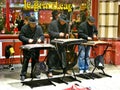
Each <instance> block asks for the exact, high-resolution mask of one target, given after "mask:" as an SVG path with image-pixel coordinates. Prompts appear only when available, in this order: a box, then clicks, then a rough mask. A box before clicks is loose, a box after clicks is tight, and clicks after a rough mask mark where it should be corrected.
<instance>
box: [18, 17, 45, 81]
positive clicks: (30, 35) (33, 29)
mask: <svg viewBox="0 0 120 90" xmlns="http://www.w3.org/2000/svg"><path fill="white" fill-rule="evenodd" d="M36 21H37V20H36V18H35V17H30V18H29V23H28V24H26V25H24V26H23V27H22V29H21V31H20V34H19V36H18V38H19V40H20V41H22V43H23V45H25V44H35V43H41V42H43V41H44V34H43V31H42V28H41V26H39V25H37V24H36ZM23 57H24V58H23V59H24V60H23V64H22V70H21V74H20V76H21V78H20V79H21V80H22V81H24V79H25V78H26V74H27V68H28V63H29V59H30V58H31V59H32V65H31V66H32V69H31V77H33V76H32V70H33V67H34V65H35V63H37V62H39V50H38V49H32V50H30V51H28V50H23Z"/></svg>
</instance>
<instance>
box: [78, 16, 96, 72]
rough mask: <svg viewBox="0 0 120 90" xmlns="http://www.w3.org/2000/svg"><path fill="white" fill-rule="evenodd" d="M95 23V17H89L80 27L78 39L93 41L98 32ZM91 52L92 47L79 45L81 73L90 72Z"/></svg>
mask: <svg viewBox="0 0 120 90" xmlns="http://www.w3.org/2000/svg"><path fill="white" fill-rule="evenodd" d="M94 23H95V18H94V17H93V16H89V17H88V18H87V20H86V21H84V22H82V23H81V24H80V26H79V30H78V38H83V39H86V40H93V39H94V38H96V37H97V34H98V31H97V28H96V26H95V25H94ZM89 51H90V46H82V45H79V53H80V55H79V58H78V66H79V69H80V72H79V73H84V72H87V73H88V72H89Z"/></svg>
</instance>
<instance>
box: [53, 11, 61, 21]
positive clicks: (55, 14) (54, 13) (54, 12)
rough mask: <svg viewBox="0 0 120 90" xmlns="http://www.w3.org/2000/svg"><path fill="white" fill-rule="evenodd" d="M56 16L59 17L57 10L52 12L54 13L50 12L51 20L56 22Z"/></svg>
mask: <svg viewBox="0 0 120 90" xmlns="http://www.w3.org/2000/svg"><path fill="white" fill-rule="evenodd" d="M58 15H59V13H58V11H57V10H54V11H53V12H52V18H53V20H56V19H57V18H58Z"/></svg>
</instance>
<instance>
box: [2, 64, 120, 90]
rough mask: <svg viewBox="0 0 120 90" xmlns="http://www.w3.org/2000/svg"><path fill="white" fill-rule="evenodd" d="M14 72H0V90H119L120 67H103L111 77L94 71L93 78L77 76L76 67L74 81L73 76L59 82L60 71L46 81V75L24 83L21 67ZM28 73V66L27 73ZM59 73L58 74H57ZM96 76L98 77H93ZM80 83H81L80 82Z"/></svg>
mask: <svg viewBox="0 0 120 90" xmlns="http://www.w3.org/2000/svg"><path fill="white" fill-rule="evenodd" d="M14 68H15V70H13V71H10V69H1V70H0V90H64V89H66V88H69V87H72V86H74V85H77V87H87V88H90V90H120V85H119V84H120V66H114V65H111V64H109V65H105V69H104V71H105V73H107V74H109V75H111V76H112V77H107V76H103V75H100V74H99V72H101V70H98V69H96V70H95V72H94V78H90V77H91V74H84V75H79V73H78V72H79V70H78V68H77V66H75V67H74V70H75V74H76V79H77V80H78V81H77V80H74V77H73V75H71V76H70V75H65V78H64V81H65V82H62V81H61V78H62V77H63V74H61V73H60V72H62V71H60V70H57V73H54V74H55V75H54V77H53V78H50V79H48V78H47V76H46V73H42V74H41V78H40V79H36V78H35V79H33V80H32V81H31V78H29V74H28V78H27V79H26V80H25V82H21V81H20V76H19V75H20V71H21V65H14ZM92 70H93V66H91V67H90V71H92ZM29 72H30V66H29V68H28V73H29ZM58 72H59V73H58ZM95 75H98V76H95ZM99 76H100V77H99ZM71 77H72V78H71ZM80 81H81V82H80Z"/></svg>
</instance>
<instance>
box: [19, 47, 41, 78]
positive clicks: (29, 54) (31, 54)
mask: <svg viewBox="0 0 120 90" xmlns="http://www.w3.org/2000/svg"><path fill="white" fill-rule="evenodd" d="M30 58H31V60H32V64H31V67H32V68H31V74H32V71H33V68H34V65H35V64H36V63H37V62H39V50H38V49H31V50H29V51H28V50H23V64H22V70H21V74H20V75H21V76H26V74H27V68H28V64H29V60H30Z"/></svg>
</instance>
